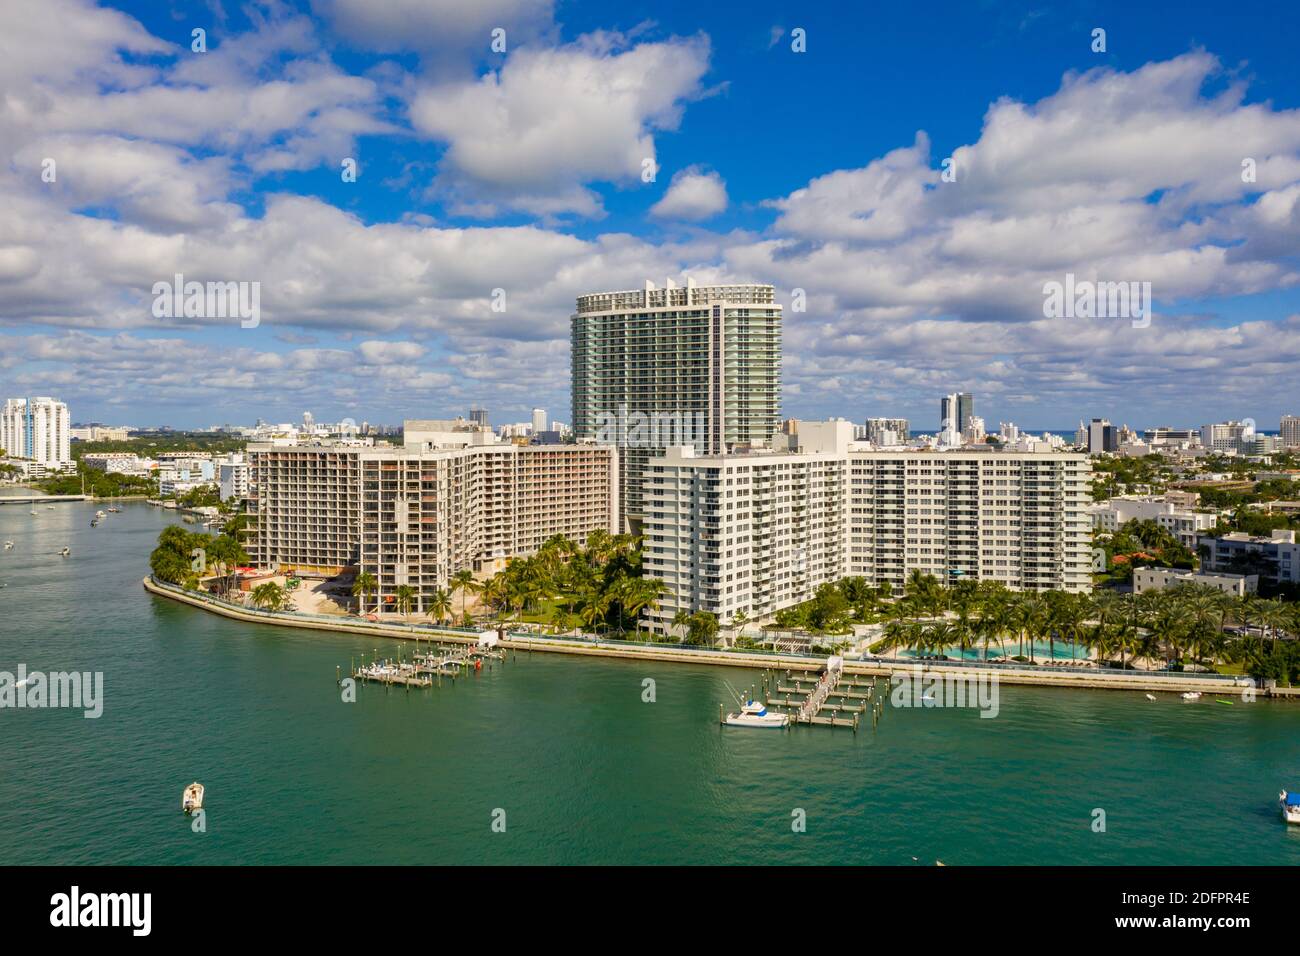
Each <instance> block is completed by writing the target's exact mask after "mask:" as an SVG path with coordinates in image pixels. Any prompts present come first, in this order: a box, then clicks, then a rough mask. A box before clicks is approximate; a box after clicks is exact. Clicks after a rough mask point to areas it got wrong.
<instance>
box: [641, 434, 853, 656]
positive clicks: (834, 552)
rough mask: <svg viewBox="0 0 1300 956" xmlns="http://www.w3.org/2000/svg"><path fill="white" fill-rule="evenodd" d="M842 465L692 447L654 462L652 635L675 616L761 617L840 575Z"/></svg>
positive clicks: (649, 478) (647, 544)
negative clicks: (658, 589)
mask: <svg viewBox="0 0 1300 956" xmlns="http://www.w3.org/2000/svg"><path fill="white" fill-rule="evenodd" d="M850 427H851V426H850ZM847 467H848V462H847V460H846V458H845V457H844V456H843V455H833V454H832V455H818V454H799V453H795V454H790V453H785V454H782V453H776V452H771V453H753V454H747V455H715V456H707V457H700V458H697V457H695V454H694V452H693V450H692V449H690V448H673V449H669V450H668V452H667V453H666V454H665V455H664V456H663V457H661V458H655V459H653V460H652V461H651V462H650V465H649V468H648V471H647V472H646V484H645V503H646V504H645V537H644V540H643V542H642V563H643V566H644V568H645V573H646V575H647V576H649V577H654V578H659V579H661V580H662V581H663V582H664V584H665V585H667V587H668V592H669V593H668V596H667V597H665V598H664V599H662V601H661V602H660V607H659V608H658V609H657V610H654V611H650V612H649V613H648V614H647V620H648V622H649V624H650V626H651V628H652V629H654V630H657V631H661V632H665V633H666V632H668V631H669V630H670V628H671V625H672V619H673V617H674V616H675V615H676V613H677V611H678V610H686V611H687V612H688V613H692V612H695V611H700V610H704V611H712V612H713V613H714V614H716V615H717V616H718V619H719V620H721V621H730V620H731V619H732V618H733V617H734V616H735V614H736V613H737V612H742V611H743V612H744V613H745V615H747V616H748V617H749V618H750V619H751V620H752V619H757V618H759V617H763V616H766V615H770V614H773V613H775V612H776V611H778V610H780V609H781V608H783V607H789V606H790V605H792V604H797V603H799V602H800V601H806V600H808V599H810V598H811V597H813V595H814V594H815V593H816V591H817V587H818V586H819V585H821V584H823V583H825V582H827V581H838V580H839V579H840V578H842V577H844V576H845V573H846V572H845V558H846V552H845V525H844V496H845V491H846V487H847V486H846V483H845V476H846V473H847Z"/></svg>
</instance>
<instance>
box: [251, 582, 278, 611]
mask: <svg viewBox="0 0 1300 956" xmlns="http://www.w3.org/2000/svg"><path fill="white" fill-rule="evenodd" d="M252 598H253V606H254V607H260V608H262V609H263V610H266V611H278V610H279V609H280V608H281V607H282V606H283V605H284V589H283V588H282V587H280V585H278V584H276V583H275V582H274V581H267V582H266V583H265V584H259V585H258V586H257V587H255V588H253V595H252Z"/></svg>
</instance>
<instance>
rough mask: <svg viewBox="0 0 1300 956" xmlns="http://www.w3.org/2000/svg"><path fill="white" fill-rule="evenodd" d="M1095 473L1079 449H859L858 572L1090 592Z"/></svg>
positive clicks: (854, 474)
mask: <svg viewBox="0 0 1300 956" xmlns="http://www.w3.org/2000/svg"><path fill="white" fill-rule="evenodd" d="M1090 474H1091V466H1090V465H1089V464H1088V458H1087V456H1086V455H1082V454H1078V453H1074V452H1047V453H1043V452H1001V451H995V450H985V449H973V450H970V451H949V452H938V453H934V452H883V451H879V452H858V451H854V452H850V453H849V494H848V507H849V515H848V524H849V566H848V567H849V570H848V573H849V575H850V576H859V577H864V578H866V579H867V581H868V582H869V583H871V584H872V585H875V586H879V585H880V584H883V583H884V582H886V581H888V582H889V583H890V585H891V586H892V587H893V588H894V589H895V590H898V589H900V588H902V586H903V584H904V582H905V580H906V578H907V575H908V574H909V573H910V572H911V571H913V570H920V571H921V572H922V573H924V574H932V575H934V576H935V577H937V578H938V579H939V580H940V581H941V582H943V583H946V584H952V583H955V582H956V581H960V580H977V581H1000V582H1002V583H1003V584H1005V585H1006V586H1007V587H1009V588H1014V589H1017V590H1027V591H1040V590H1048V589H1059V590H1064V591H1087V590H1090V589H1091V588H1092V577H1091V563H1092V562H1091V543H1090V532H1091V529H1092V523H1091V521H1090V520H1089V517H1088V515H1087V514H1086V513H1085V511H1084V507H1085V505H1086V504H1087V502H1088V500H1089V498H1088V495H1089V492H1088V486H1089V476H1090Z"/></svg>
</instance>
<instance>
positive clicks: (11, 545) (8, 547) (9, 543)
mask: <svg viewBox="0 0 1300 956" xmlns="http://www.w3.org/2000/svg"><path fill="white" fill-rule="evenodd" d="M13 549H14V543H13V542H12V541H6V542H5V550H6V551H12V550H13Z"/></svg>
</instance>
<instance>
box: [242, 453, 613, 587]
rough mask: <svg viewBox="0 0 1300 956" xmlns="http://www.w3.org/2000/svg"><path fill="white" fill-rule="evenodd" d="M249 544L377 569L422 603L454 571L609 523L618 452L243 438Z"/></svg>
mask: <svg viewBox="0 0 1300 956" xmlns="http://www.w3.org/2000/svg"><path fill="white" fill-rule="evenodd" d="M248 456H249V468H250V481H251V484H252V487H251V489H250V492H249V501H250V507H249V510H250V512H251V513H252V514H253V515H254V521H253V522H252V531H251V534H250V540H249V544H248V545H247V550H248V551H249V554H250V555H251V556H252V557H253V560H254V563H255V564H257V565H258V566H260V567H272V566H280V567H291V568H294V569H296V570H299V571H305V572H314V573H324V574H337V573H339V572H341V571H342V570H344V569H345V568H349V567H357V568H359V570H360V571H362V572H366V573H370V574H373V575H374V576H375V579H376V581H377V583H378V592H377V595H376V596H375V598H373V599H375V600H378V602H379V603H380V606H381V607H390V608H391V607H392V605H393V603H394V602H395V600H396V591H397V588H399V587H401V586H403V585H405V586H409V587H411V588H413V589H414V591H415V593H416V606H415V607H414V608H413V611H414V612H416V613H419V612H421V611H423V610H424V609H425V608H426V607H427V602H428V599H429V598H430V597H431V596H432V595H433V593H434V592H435V591H436V590H437V589H438V588H446V587H448V584H449V581H450V578H451V576H452V575H453V574H455V573H456V572H457V571H459V570H461V569H465V568H468V569H470V570H475V571H477V570H486V569H487V568H488V567H489V566H490V565H491V566H500V565H501V564H504V562H505V560H506V559H508V558H511V557H516V556H521V555H528V554H532V553H534V552H536V551H537V550H538V549H539V548H540V547H541V546H542V544H544V543H545V542H546V540H547V539H548V538H550V537H552V536H554V535H557V534H563V535H565V536H567V537H570V538H573V539H575V540H578V541H584V540H585V539H586V537H587V535H588V534H589V533H590V532H591V531H593V530H596V529H598V528H599V529H603V530H606V531H609V532H611V533H613V532H615V531H616V530H617V489H618V456H617V453H616V451H615V449H614V448H613V447H612V446H602V445H591V444H587V445H515V444H493V445H463V446H459V447H436V446H431V445H429V444H426V443H419V444H416V445H413V446H385V445H379V446H375V445H368V444H345V443H336V442H329V441H318V442H314V443H311V444H303V445H297V446H277V445H269V444H266V445H262V444H252V445H249V447H248Z"/></svg>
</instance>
